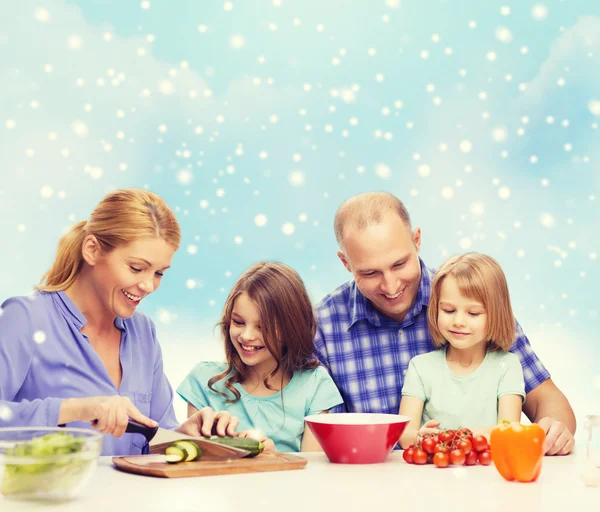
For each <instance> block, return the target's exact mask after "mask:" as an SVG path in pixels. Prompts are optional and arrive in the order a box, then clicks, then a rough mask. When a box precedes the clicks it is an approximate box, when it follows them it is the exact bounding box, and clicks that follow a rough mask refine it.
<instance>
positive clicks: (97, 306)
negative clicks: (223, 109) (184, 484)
mask: <svg viewBox="0 0 600 512" xmlns="http://www.w3.org/2000/svg"><path fill="white" fill-rule="evenodd" d="M180 239H181V235H180V231H179V225H178V223H177V220H176V219H175V215H174V214H173V212H172V211H171V210H170V209H169V207H168V206H167V204H166V203H165V202H164V200H163V199H162V198H161V197H159V196H158V195H156V194H153V193H152V192H148V191H145V190H139V189H124V190H117V191H115V192H112V193H110V194H108V195H107V196H106V197H105V198H104V199H103V200H102V201H101V202H100V204H98V206H97V207H96V209H95V210H94V211H93V213H92V215H91V217H90V220H89V221H87V222H86V221H83V222H79V223H78V224H76V225H75V226H73V227H72V228H71V230H70V231H69V232H67V233H66V234H65V235H64V236H63V237H62V238H61V240H60V243H59V246H58V251H57V254H56V259H55V261H54V264H53V265H52V267H51V268H50V270H49V271H48V272H47V273H46V274H45V276H44V278H43V279H42V284H41V286H39V287H38V289H37V291H36V293H34V294H33V295H31V296H29V297H13V298H10V299H8V300H6V301H5V302H4V304H2V308H1V309H0V312H1V314H0V426H57V425H65V424H66V425H68V426H72V427H89V426H90V424H91V426H93V428H95V429H97V430H99V431H100V432H102V433H104V434H107V436H106V437H105V438H104V447H103V450H102V453H103V454H104V455H122V454H139V453H141V452H142V450H143V448H144V446H145V439H144V438H143V436H141V435H140V434H125V435H124V432H125V428H126V426H127V422H128V419H129V418H131V419H134V420H137V421H139V422H141V423H144V424H146V425H148V426H156V425H157V424H158V425H160V426H161V427H164V428H171V429H172V428H176V427H177V420H176V418H175V413H174V410H173V390H172V388H171V386H170V384H169V382H168V380H167V378H166V376H165V375H164V372H163V363H162V355H161V349H160V345H159V344H158V341H157V339H156V332H155V328H154V324H153V323H152V321H151V320H150V319H149V318H148V317H146V316H145V315H144V314H143V313H141V312H139V311H136V309H137V306H138V305H139V303H140V302H141V301H142V300H143V299H144V298H145V297H146V296H147V295H149V294H150V293H152V292H153V291H155V290H156V289H157V288H158V287H159V285H160V281H161V279H162V277H163V274H164V272H165V271H166V270H167V269H168V268H169V266H170V265H171V259H172V258H173V255H174V254H175V251H176V250H177V249H178V248H179V244H180ZM215 422H216V425H215ZM214 425H215V429H216V431H217V433H218V434H220V435H225V434H226V433H227V434H232V433H233V432H234V430H235V427H236V426H237V420H236V419H235V418H231V415H229V413H226V412H221V413H219V414H217V415H215V413H214V412H213V411H212V410H211V409H208V408H207V409H204V410H202V411H199V413H198V414H197V415H195V416H192V417H190V418H188V420H187V421H186V422H185V423H183V424H182V425H180V426H179V427H177V429H178V430H179V431H181V432H185V433H188V434H190V435H199V434H200V433H202V434H203V435H210V433H211V430H212V428H213V426H214Z"/></svg>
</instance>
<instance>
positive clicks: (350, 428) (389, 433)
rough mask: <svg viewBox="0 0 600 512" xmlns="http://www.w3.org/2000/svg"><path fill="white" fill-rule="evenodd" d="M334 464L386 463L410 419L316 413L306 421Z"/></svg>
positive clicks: (390, 415) (375, 415) (389, 416)
mask: <svg viewBox="0 0 600 512" xmlns="http://www.w3.org/2000/svg"><path fill="white" fill-rule="evenodd" d="M304 419H305V421H306V423H307V424H308V426H309V428H310V430H311V431H312V433H313V434H314V435H315V437H316V438H317V441H319V443H320V445H321V447H322V448H323V451H324V452H325V455H327V457H328V458H329V460H330V461H331V462H336V463H339V464H375V463H378V462H384V461H385V459H386V458H387V456H388V455H389V454H390V452H391V451H392V450H393V448H394V446H395V445H396V443H397V442H398V439H400V436H401V435H402V432H404V429H405V428H406V425H408V422H409V421H410V418H409V417H408V416H400V415H398V414H367V413H365V414H363V413H339V414H315V415H313V416H307V417H306V418H304Z"/></svg>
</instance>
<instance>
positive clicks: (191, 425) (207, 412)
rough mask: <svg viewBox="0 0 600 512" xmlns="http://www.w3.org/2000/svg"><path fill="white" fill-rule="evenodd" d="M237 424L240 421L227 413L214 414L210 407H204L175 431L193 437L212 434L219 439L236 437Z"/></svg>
mask: <svg viewBox="0 0 600 512" xmlns="http://www.w3.org/2000/svg"><path fill="white" fill-rule="evenodd" d="M239 423H240V420H238V419H237V418H236V417H235V416H232V415H231V414H230V413H229V412H227V411H220V412H215V411H213V410H212V409H211V408H210V407H204V408H202V409H200V410H199V411H198V412H197V413H195V414H193V415H192V416H190V417H189V418H188V419H187V420H186V421H184V422H183V423H182V424H181V425H179V426H178V427H177V428H176V429H175V430H177V431H178V432H181V433H183V434H187V435H189V436H194V437H199V436H204V437H210V436H211V435H214V434H216V435H218V436H221V437H223V436H237V435H238V434H237V432H236V431H235V429H236V428H237V426H238V425H239Z"/></svg>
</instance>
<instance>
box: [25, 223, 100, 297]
mask: <svg viewBox="0 0 600 512" xmlns="http://www.w3.org/2000/svg"><path fill="white" fill-rule="evenodd" d="M86 224H87V221H85V220H83V221H81V222H78V223H77V224H75V225H74V226H73V227H71V229H70V230H69V231H67V232H66V233H65V234H64V235H63V236H62V238H61V239H60V242H59V243H58V249H57V251H56V257H55V258H54V263H53V264H52V267H50V270H48V272H46V273H45V274H44V277H42V280H41V282H40V285H39V286H38V287H37V290H38V291H42V292H57V291H61V290H66V289H67V288H69V286H71V285H72V284H73V282H74V281H75V279H76V278H77V275H78V274H79V272H80V270H81V267H82V266H83V257H82V255H81V248H82V246H83V241H84V239H85V237H86V236H87V234H88V233H87V230H86Z"/></svg>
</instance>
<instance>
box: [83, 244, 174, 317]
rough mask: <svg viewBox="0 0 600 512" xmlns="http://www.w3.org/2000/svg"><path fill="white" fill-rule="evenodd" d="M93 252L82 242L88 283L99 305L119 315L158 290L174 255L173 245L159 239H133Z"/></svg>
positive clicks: (125, 313)
mask: <svg viewBox="0 0 600 512" xmlns="http://www.w3.org/2000/svg"><path fill="white" fill-rule="evenodd" d="M86 250H87V251H89V252H90V253H88V254H86ZM95 251H96V252H95V253H94V250H93V249H92V248H90V247H89V246H88V247H86V244H85V243H84V258H85V259H86V261H87V262H88V263H89V264H90V266H91V272H89V274H88V275H89V276H90V279H91V285H92V287H93V290H94V291H95V295H96V297H97V298H98V302H99V304H100V307H101V308H102V309H103V310H105V311H106V310H108V311H109V312H110V314H111V315H112V316H118V317H121V318H129V317H130V316H131V315H133V313H134V312H135V310H136V308H137V306H138V305H139V303H140V302H141V300H142V299H143V298H144V297H146V296H148V295H150V294H151V293H152V292H154V291H155V290H156V289H158V287H159V286H160V281H161V278H162V276H163V273H164V271H165V270H166V269H167V268H169V266H170V265H171V260H172V258H173V255H174V254H175V248H174V247H172V246H171V245H169V244H168V243H167V242H165V241H164V240H163V239H161V238H145V239H141V240H137V241H135V242H131V243H129V244H126V245H122V246H119V247H117V248H115V249H113V250H112V251H110V252H102V251H100V250H99V249H97V248H96V249H95Z"/></svg>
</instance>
